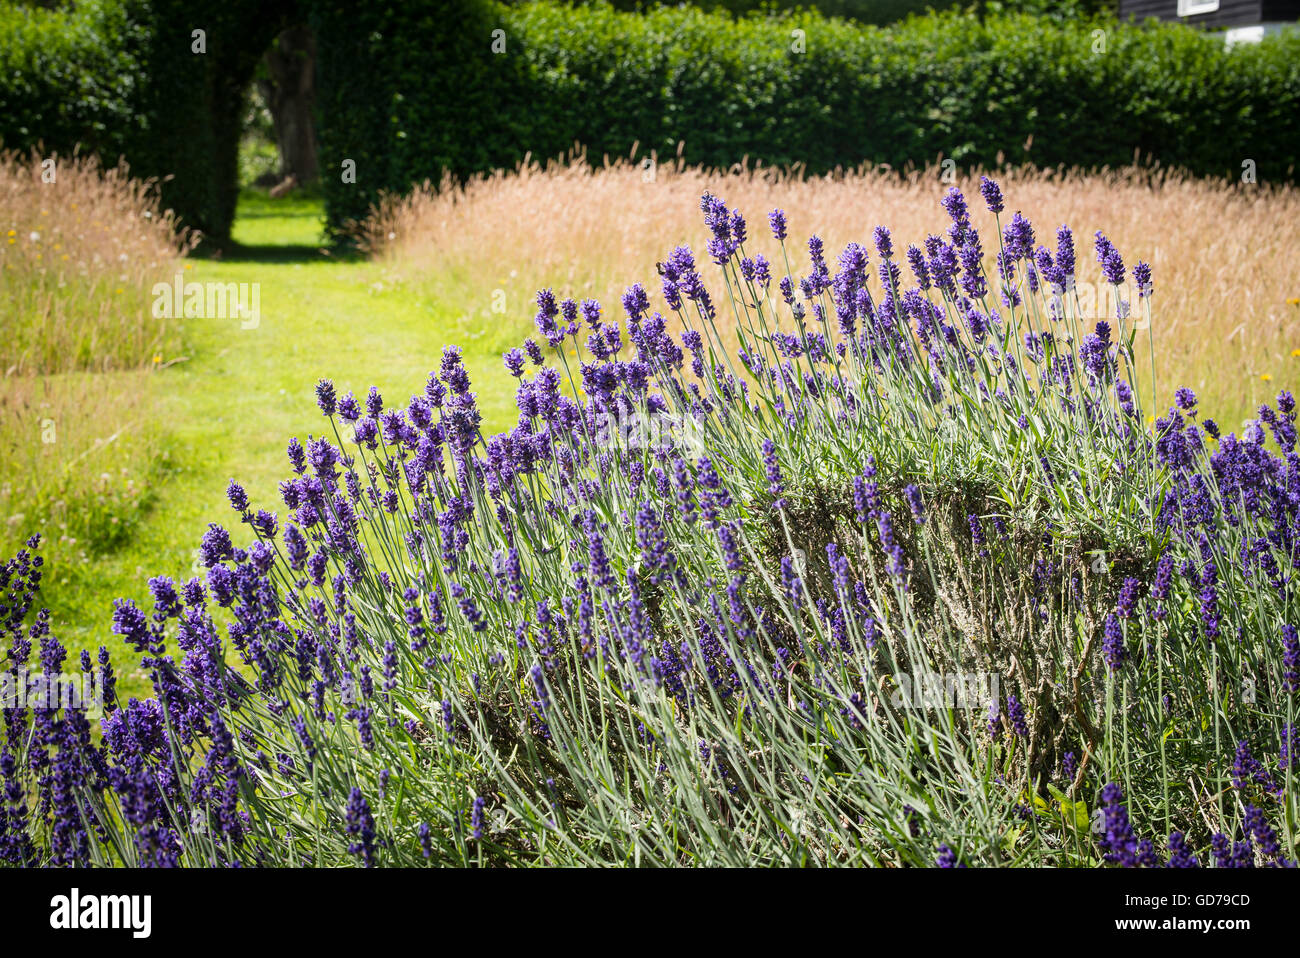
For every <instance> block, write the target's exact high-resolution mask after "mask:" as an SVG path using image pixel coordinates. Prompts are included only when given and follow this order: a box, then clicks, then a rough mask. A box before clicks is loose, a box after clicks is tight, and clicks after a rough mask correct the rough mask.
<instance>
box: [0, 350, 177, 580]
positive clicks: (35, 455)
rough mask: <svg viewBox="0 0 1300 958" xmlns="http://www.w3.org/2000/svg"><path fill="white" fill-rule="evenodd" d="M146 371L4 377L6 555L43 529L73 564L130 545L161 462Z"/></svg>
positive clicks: (0, 514) (0, 486) (0, 536)
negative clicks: (83, 557)
mask: <svg viewBox="0 0 1300 958" xmlns="http://www.w3.org/2000/svg"><path fill="white" fill-rule="evenodd" d="M149 377H150V374H149V372H148V371H146V370H128V371H125V372H111V373H97V374H90V373H66V374H56V375H49V376H11V377H9V378H7V379H5V380H2V381H0V382H2V383H3V388H0V555H5V556H8V555H9V554H11V553H12V552H13V550H14V549H16V548H17V547H18V545H19V544H20V542H21V541H22V540H23V539H25V538H26V537H27V536H28V535H30V534H31V533H32V532H33V531H37V532H40V533H41V534H42V535H43V536H44V537H45V538H46V539H47V540H49V541H50V542H51V543H52V548H51V549H50V550H47V552H48V553H49V554H50V555H51V556H52V557H54V558H57V559H59V560H63V561H68V560H72V559H75V558H76V557H77V556H78V555H81V554H83V553H90V552H96V551H102V550H105V549H108V548H111V547H112V546H113V545H115V544H117V543H119V542H121V541H122V540H124V539H125V538H126V536H127V535H128V534H129V532H130V530H131V527H132V526H133V525H134V523H135V522H136V521H137V520H138V519H139V518H140V517H141V515H143V513H144V511H145V509H146V508H147V506H148V503H149V496H150V495H151V490H152V487H153V484H154V479H155V473H156V472H157V471H158V470H159V468H160V467H161V464H160V463H159V461H158V460H159V458H160V455H161V449H160V446H159V442H160V439H159V433H158V427H157V423H156V418H157V417H156V415H155V414H154V412H153V404H154V403H153V398H152V396H151V395H150V392H149V383H148V380H149Z"/></svg>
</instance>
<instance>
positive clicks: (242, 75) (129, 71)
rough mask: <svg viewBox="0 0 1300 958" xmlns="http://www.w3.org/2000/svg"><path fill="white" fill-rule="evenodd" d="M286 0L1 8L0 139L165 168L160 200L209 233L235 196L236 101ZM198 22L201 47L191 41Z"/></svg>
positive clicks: (217, 229) (139, 0)
mask: <svg viewBox="0 0 1300 958" xmlns="http://www.w3.org/2000/svg"><path fill="white" fill-rule="evenodd" d="M295 9H296V3H295V2H293V0H268V2H261V3H258V2H243V3H240V2H232V0H223V2H218V0H201V2H182V0H87V2H83V3H80V4H78V5H77V7H76V8H75V10H74V11H71V12H64V11H47V10H40V9H32V8H17V7H13V6H6V7H4V8H0V142H3V143H4V145H5V146H8V147H19V146H30V145H35V144H36V143H38V142H39V143H41V144H42V145H43V148H44V149H45V150H46V151H47V152H60V153H67V152H71V151H72V150H73V149H74V148H76V147H78V146H79V147H81V148H82V149H86V150H92V151H94V152H96V153H99V154H100V155H101V156H102V157H103V158H104V159H105V160H107V161H108V162H109V163H113V162H115V161H116V160H117V158H118V157H119V156H125V158H126V160H127V161H128V162H129V163H130V164H131V169H132V172H133V173H135V174H136V175H138V176H156V177H158V178H160V179H164V178H166V179H165V181H164V182H163V185H162V201H163V204H164V206H167V207H170V208H172V209H175V210H176V211H177V212H178V213H179V214H180V215H181V216H182V218H183V219H184V222H185V224H186V225H188V226H194V227H197V228H199V229H201V230H203V231H204V232H205V233H207V234H208V235H210V236H212V237H215V238H224V237H226V236H228V235H229V233H230V224H231V221H232V220H233V218H234V211H235V200H236V197H237V195H238V183H237V175H236V174H237V159H238V146H239V134H240V130H241V123H242V112H241V111H242V107H243V102H244V95H245V92H246V90H247V87H248V83H249V81H250V79H251V77H252V71H253V68H254V66H255V65H256V64H257V61H258V60H259V59H260V58H261V56H262V54H263V53H264V52H265V50H266V48H267V46H269V45H270V43H271V40H272V38H274V36H275V35H276V33H278V32H279V30H280V29H282V28H283V26H284V24H285V21H286V18H287V17H288V16H289V15H290V14H291V12H292V11H293V10H295ZM196 29H203V30H204V31H206V41H207V52H206V53H204V54H201V55H200V54H195V53H194V52H193V50H192V43H193V40H192V36H191V34H192V31H194V30H196Z"/></svg>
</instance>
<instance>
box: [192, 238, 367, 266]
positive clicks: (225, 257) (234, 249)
mask: <svg viewBox="0 0 1300 958" xmlns="http://www.w3.org/2000/svg"><path fill="white" fill-rule="evenodd" d="M190 256H192V257H193V258H195V259H207V260H216V261H220V262H222V263H351V262H360V261H361V260H362V259H363V257H362V256H361V254H359V253H358V252H357V251H356V250H355V249H350V248H347V247H330V246H325V245H318V244H309V243H258V244H251V245H245V244H243V243H235V242H232V241H227V242H225V243H221V244H217V243H207V242H205V243H202V244H200V245H199V247H198V249H196V250H195V251H194V252H193V253H191V254H190Z"/></svg>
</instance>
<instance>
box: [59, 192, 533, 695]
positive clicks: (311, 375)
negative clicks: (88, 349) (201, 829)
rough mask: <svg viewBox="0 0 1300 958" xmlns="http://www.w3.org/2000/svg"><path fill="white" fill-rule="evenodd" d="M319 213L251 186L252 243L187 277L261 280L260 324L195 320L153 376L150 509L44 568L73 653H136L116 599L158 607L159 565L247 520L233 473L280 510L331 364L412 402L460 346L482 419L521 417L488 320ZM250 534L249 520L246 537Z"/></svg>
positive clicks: (187, 567) (488, 425)
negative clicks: (156, 461)
mask: <svg viewBox="0 0 1300 958" xmlns="http://www.w3.org/2000/svg"><path fill="white" fill-rule="evenodd" d="M321 224H322V211H321V207H320V204H319V203H318V202H316V201H312V200H294V199H284V200H269V199H266V198H265V197H262V196H258V195H246V196H245V197H243V198H242V199H241V203H240V207H239V216H238V219H237V221H236V224H235V232H234V237H235V239H236V241H237V243H238V244H239V246H238V247H237V248H235V249H233V250H227V251H226V252H225V254H224V256H221V257H220V258H195V259H191V260H189V261H188V262H189V263H190V264H191V268H190V269H187V270H186V272H185V278H186V280H191V279H193V280H198V281H200V282H206V281H213V282H222V283H231V282H233V283H245V282H247V283H260V284H261V318H260V324H259V325H258V327H257V328H256V329H247V330H245V329H241V328H240V324H239V321H238V320H234V319H231V320H211V319H208V320H191V321H190V323H189V325H188V327H187V329H186V330H185V338H186V341H187V344H188V348H187V353H188V358H187V359H186V360H185V361H182V362H175V363H172V364H170V365H166V366H165V368H162V369H160V370H158V371H157V372H156V375H154V376H153V377H151V380H150V382H151V386H150V390H151V393H152V394H151V395H150V396H149V407H150V408H151V409H152V410H154V415H156V416H157V417H159V421H160V422H161V423H162V424H163V428H164V430H165V433H166V434H167V440H166V443H165V448H166V453H167V461H166V463H165V465H164V466H163V468H162V471H161V479H160V480H159V481H158V482H157V484H156V486H155V498H154V500H153V502H152V504H151V506H150V508H149V511H148V513H147V514H146V516H145V518H144V520H143V521H142V522H141V523H140V524H139V526H138V527H137V528H136V530H135V531H134V534H133V535H132V536H131V538H130V539H129V540H128V541H127V542H126V543H125V544H123V545H121V546H119V547H118V548H116V549H115V550H113V551H111V552H108V553H106V554H102V555H99V556H92V557H91V558H90V560H89V561H87V562H85V563H82V564H76V563H64V564H61V563H60V562H59V560H58V559H57V557H55V558H52V559H51V561H50V564H49V567H48V570H47V573H46V580H45V581H46V587H45V589H44V590H43V594H42V596H41V604H43V605H46V606H48V607H49V608H50V609H51V612H52V615H53V626H54V631H55V634H56V635H58V636H59V637H60V638H61V639H63V641H64V642H65V644H66V645H68V647H69V648H70V649H71V650H72V651H73V653H74V655H75V653H76V651H77V650H79V649H81V648H90V649H92V650H93V649H95V648H98V646H100V645H101V644H102V645H107V646H108V647H109V648H110V650H112V651H113V652H114V660H115V661H118V662H128V661H132V655H131V653H129V652H124V651H123V650H122V646H121V645H120V643H118V642H117V639H116V637H115V636H112V635H111V634H110V633H109V627H110V624H111V613H112V605H113V600H114V598H116V597H118V596H125V597H131V598H134V599H135V600H136V601H137V603H139V604H140V605H141V606H142V607H144V608H146V609H147V608H150V607H151V605H152V603H151V602H150V600H149V597H148V589H147V580H148V578H149V577H150V576H153V575H169V576H172V577H174V578H176V579H177V581H183V580H184V579H186V578H189V577H190V576H191V575H193V574H194V572H193V563H194V549H195V547H196V546H197V544H198V540H199V536H200V535H201V534H202V532H203V530H204V529H205V528H206V527H207V523H208V522H210V521H219V522H221V523H223V524H226V525H227V526H228V527H231V528H232V529H236V530H238V529H239V524H238V521H237V519H236V517H235V515H234V513H233V511H232V510H231V509H230V507H229V505H228V504H227V502H226V498H225V489H226V485H227V483H228V482H229V481H230V479H231V478H236V479H238V480H239V481H240V482H241V483H243V484H244V486H245V488H247V490H248V492H249V495H250V497H251V498H252V499H253V502H254V507H255V508H256V507H257V506H262V507H265V508H268V509H271V510H272V511H275V512H278V513H279V514H280V515H281V517H282V518H283V516H284V513H285V509H284V507H283V504H282V503H281V502H280V501H279V498H278V496H277V494H276V485H277V483H278V482H279V480H281V479H283V478H285V476H286V475H288V474H289V466H288V461H287V459H286V457H285V445H286V443H287V441H288V439H289V437H290V436H294V435H296V436H299V437H301V438H302V439H303V440H304V441H305V440H306V438H307V436H308V434H310V433H316V434H318V435H319V434H320V433H321V432H322V426H323V425H324V420H323V419H322V417H321V414H320V412H319V411H318V410H317V408H316V404H315V397H314V386H315V383H316V381H317V380H318V379H319V378H321V377H322V376H325V377H329V378H331V379H333V380H334V381H335V383H336V384H337V386H338V390H339V394H340V395H342V394H343V393H344V392H345V391H346V390H347V389H349V388H350V389H353V390H354V391H356V392H357V394H358V395H364V392H365V390H366V389H367V388H368V387H369V386H371V385H376V386H378V387H379V389H380V391H381V393H383V395H384V398H385V401H386V403H387V404H389V405H399V404H400V405H404V404H405V402H406V401H407V400H408V399H409V397H410V396H411V395H412V394H414V393H417V392H420V391H422V389H423V386H424V382H425V379H426V377H427V375H428V372H429V370H430V369H433V368H436V366H437V364H438V357H439V355H440V353H441V350H442V347H443V346H444V345H446V344H448V343H458V344H459V345H461V346H462V347H463V348H464V349H465V365H466V367H467V368H468V369H469V371H470V375H471V377H472V378H473V380H474V382H475V386H476V388H477V389H478V391H479V400H480V403H481V406H482V409H483V416H484V430H485V432H486V431H487V430H488V429H492V430H499V429H501V428H505V427H507V426H509V425H510V424H511V423H512V422H513V420H514V414H513V401H514V393H513V388H512V384H513V381H512V380H510V379H509V377H508V375H507V374H506V372H505V370H504V369H503V368H502V366H501V359H500V355H499V354H498V353H496V352H489V351H488V350H487V348H486V346H481V345H480V346H478V347H477V348H475V347H474V345H473V343H474V342H475V334H476V333H480V334H481V332H482V331H480V330H473V329H467V328H465V326H466V321H464V320H461V319H459V318H458V317H457V316H456V314H455V312H454V311H453V310H450V309H448V308H446V307H445V306H442V305H441V304H433V303H429V302H427V301H423V300H422V299H421V297H419V296H418V295H417V294H414V293H412V292H410V291H406V290H403V289H401V288H398V287H394V285H393V284H392V282H391V281H390V280H389V279H388V278H387V277H386V276H385V274H384V271H383V269H382V268H381V267H380V266H378V265H376V264H373V263H369V262H366V261H364V260H360V259H356V258H350V259H342V260H341V259H339V258H338V257H336V256H330V255H327V254H325V253H323V252H322V251H321V249H320V242H321ZM486 338H487V339H495V338H497V337H495V336H494V337H486ZM174 358H175V357H167V359H169V360H170V359H174ZM246 538H247V533H246V532H244V531H236V541H237V542H241V541H242V540H243V539H246ZM123 680H124V681H123V685H124V688H125V691H127V692H128V693H130V692H140V691H144V688H143V685H142V678H141V677H140V676H139V675H127V676H123Z"/></svg>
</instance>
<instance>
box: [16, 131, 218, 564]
mask: <svg viewBox="0 0 1300 958" xmlns="http://www.w3.org/2000/svg"><path fill="white" fill-rule="evenodd" d="M0 231H2V232H3V239H0V298H3V300H4V303H5V311H4V314H3V316H0V544H3V546H4V547H5V548H6V549H8V550H10V551H12V549H13V548H16V547H17V546H18V545H19V544H20V543H21V542H22V541H23V539H25V538H26V537H27V535H29V534H30V532H31V530H40V531H41V532H42V533H43V534H44V535H45V536H46V538H47V539H48V540H49V541H50V543H51V547H52V549H53V551H54V553H55V554H56V555H58V556H59V557H60V558H61V559H62V558H66V559H67V561H68V562H82V561H86V560H87V559H88V558H89V557H90V556H91V555H94V554H99V555H102V554H104V553H107V552H111V551H113V550H114V549H117V548H119V547H122V546H123V545H125V544H127V543H128V542H129V541H130V540H131V538H132V535H133V534H134V530H135V526H136V525H137V524H138V523H139V521H140V520H141V519H142V517H143V516H144V514H145V513H146V512H147V510H148V507H149V502H150V497H151V495H152V490H153V488H154V485H155V483H156V481H157V479H158V478H159V475H160V465H161V464H160V459H161V458H162V456H163V450H162V449H161V447H160V441H161V430H160V424H159V422H158V421H157V418H156V415H155V410H154V407H153V404H152V402H151V400H150V388H151V382H150V378H151V376H152V370H153V369H154V368H155V367H158V366H161V365H163V364H164V363H166V362H170V361H172V360H174V359H175V358H176V357H177V355H178V353H179V351H180V350H181V349H182V348H183V347H182V338H181V332H182V331H181V329H180V326H179V325H178V324H177V323H175V322H173V321H171V320H168V319H164V318H161V317H156V316H154V315H153V314H152V310H151V308H150V304H151V302H152V297H151V296H150V295H149V294H150V290H151V289H152V286H153V284H154V283H155V282H159V281H164V280H169V279H170V278H171V276H172V274H173V273H175V272H180V271H182V270H183V267H182V262H181V257H182V256H183V255H184V253H185V252H186V251H188V250H189V249H190V248H192V246H193V242H194V237H193V236H191V235H190V234H189V233H188V232H187V231H185V230H183V229H180V228H179V227H178V224H177V223H176V222H175V219H174V217H173V216H172V215H171V214H170V213H169V212H166V211H163V210H161V209H160V208H159V204H158V197H157V191H156V189H155V184H153V183H149V182H141V181H139V180H135V179H132V178H131V177H130V175H129V171H128V170H127V169H126V168H125V167H123V166H119V167H115V168H108V169H106V168H104V167H102V166H101V165H100V163H99V162H98V161H97V160H96V159H95V158H93V157H88V156H68V157H64V156H44V155H42V154H40V153H39V152H33V153H30V154H20V153H17V152H14V151H7V152H4V153H0Z"/></svg>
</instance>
